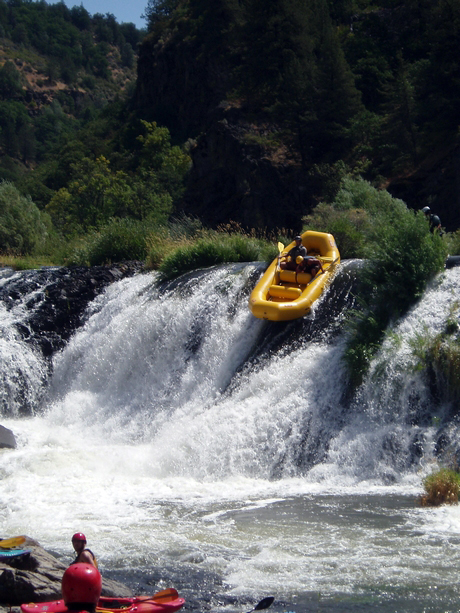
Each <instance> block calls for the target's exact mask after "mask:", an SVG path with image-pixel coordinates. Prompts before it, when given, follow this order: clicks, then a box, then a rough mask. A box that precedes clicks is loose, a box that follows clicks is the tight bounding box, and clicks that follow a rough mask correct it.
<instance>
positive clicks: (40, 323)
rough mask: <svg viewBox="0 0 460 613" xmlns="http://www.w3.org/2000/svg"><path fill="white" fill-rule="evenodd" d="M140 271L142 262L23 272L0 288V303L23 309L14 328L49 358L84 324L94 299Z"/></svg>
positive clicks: (8, 307) (11, 307)
mask: <svg viewBox="0 0 460 613" xmlns="http://www.w3.org/2000/svg"><path fill="white" fill-rule="evenodd" d="M142 269H143V264H142V262H122V263H119V264H116V265H115V264H112V265H111V266H92V267H90V268H87V267H84V266H73V267H61V268H43V269H41V270H29V271H24V273H22V274H21V275H20V277H19V278H16V277H15V276H14V275H13V276H12V278H11V279H10V280H9V281H7V282H6V283H5V284H4V285H3V286H2V287H1V288H0V300H2V301H3V303H4V304H5V306H6V308H7V309H8V310H10V309H13V308H14V307H16V306H18V305H20V304H23V305H24V307H25V311H26V317H25V319H23V320H22V321H21V322H18V324H17V326H16V327H17V330H18V332H19V334H20V336H21V337H22V338H23V339H24V340H25V341H26V342H27V343H30V344H31V345H33V346H34V347H35V348H37V349H38V350H39V351H40V352H41V353H42V354H43V355H44V356H45V357H51V356H52V355H53V354H54V353H55V352H56V351H59V350H60V349H62V348H63V347H64V346H65V344H66V342H67V341H68V340H69V338H70V337H71V336H72V334H73V333H74V332H75V330H76V329H77V328H78V327H79V326H81V325H82V324H83V323H84V321H85V312H86V307H87V306H88V304H89V303H90V302H91V301H92V300H94V298H96V296H98V295H99V294H100V293H101V292H103V291H104V289H105V288H106V287H107V286H108V285H110V284H111V283H114V282H115V281H118V280H120V279H122V278H124V277H129V276H132V275H134V274H136V273H137V272H140V271H141V270H142Z"/></svg>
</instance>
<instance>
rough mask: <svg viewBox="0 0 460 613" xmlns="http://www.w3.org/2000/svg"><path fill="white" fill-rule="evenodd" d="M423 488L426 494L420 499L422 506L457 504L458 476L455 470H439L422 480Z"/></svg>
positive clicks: (459, 475) (459, 476)
mask: <svg viewBox="0 0 460 613" xmlns="http://www.w3.org/2000/svg"><path fill="white" fill-rule="evenodd" d="M423 487H424V488H425V492H426V493H425V494H424V495H423V496H421V498H420V503H421V505H422V506H439V505H441V504H458V497H459V492H460V474H459V473H458V472H456V471H455V470H451V469H448V468H441V470H439V471H438V472H436V473H433V474H432V475H429V476H428V477H426V478H425V479H424V481H423Z"/></svg>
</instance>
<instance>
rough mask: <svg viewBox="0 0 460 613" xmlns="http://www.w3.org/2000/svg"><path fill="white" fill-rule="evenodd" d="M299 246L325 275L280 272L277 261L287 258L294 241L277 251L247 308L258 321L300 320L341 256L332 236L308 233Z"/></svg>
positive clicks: (319, 293)
mask: <svg viewBox="0 0 460 613" xmlns="http://www.w3.org/2000/svg"><path fill="white" fill-rule="evenodd" d="M302 244H303V245H304V247H306V248H307V251H308V255H311V256H314V257H316V258H318V259H319V260H320V261H321V263H322V265H323V269H324V272H321V270H320V271H319V272H318V274H317V275H316V276H315V277H314V278H313V279H312V277H311V275H310V274H309V273H306V272H300V273H296V272H295V271H293V270H281V269H280V265H279V264H280V260H282V259H283V258H284V257H285V256H287V254H288V252H289V251H290V249H292V247H294V246H295V242H292V243H291V244H290V245H288V246H287V247H286V248H284V249H282V250H280V255H279V256H278V257H277V258H276V259H275V260H273V262H272V263H271V264H270V266H269V267H268V268H267V270H266V272H265V273H264V274H263V276H262V278H261V279H260V281H259V282H258V283H257V285H256V287H255V288H254V290H253V291H252V293H251V296H250V298H249V308H250V309H251V312H252V314H253V315H255V316H256V317H258V318H259V319H269V320H270V321H288V320H290V319H297V318H298V317H303V316H304V315H306V314H307V313H308V312H309V311H310V308H311V306H312V304H313V303H314V302H315V300H317V299H318V298H319V297H320V296H321V294H322V292H323V290H324V288H325V287H327V286H328V285H329V283H330V282H331V279H332V276H333V274H334V272H335V269H336V267H337V266H338V264H339V263H340V253H339V250H338V249H337V245H336V244H335V239H334V237H333V236H332V234H327V233H326V232H313V231H312V230H308V231H307V232H304V233H303V234H302ZM280 246H281V247H282V245H281V244H280Z"/></svg>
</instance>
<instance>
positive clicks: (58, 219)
mask: <svg viewBox="0 0 460 613" xmlns="http://www.w3.org/2000/svg"><path fill="white" fill-rule="evenodd" d="M72 170H73V178H72V180H71V181H70V183H69V185H68V186H67V187H63V188H61V189H60V190H59V191H58V192H57V193H56V194H55V195H54V196H53V198H52V199H51V201H50V202H49V203H48V205H47V207H46V210H47V211H48V212H49V213H50V215H51V217H52V219H53V222H54V223H55V225H56V227H57V228H58V229H59V230H61V231H62V232H63V233H64V234H67V235H69V234H72V233H75V232H81V231H83V232H87V231H88V230H90V229H91V228H98V227H100V226H101V225H102V224H103V223H105V222H107V221H108V220H109V219H110V218H111V217H123V216H124V215H125V214H126V212H127V210H128V203H129V201H130V199H131V189H130V186H129V184H128V182H127V176H126V175H125V173H123V172H121V171H119V172H116V173H112V172H111V170H110V164H109V161H108V160H107V159H106V158H105V157H104V156H100V157H98V158H97V159H96V160H91V159H90V158H83V160H82V161H81V162H78V163H77V164H75V165H74V166H73V167H72Z"/></svg>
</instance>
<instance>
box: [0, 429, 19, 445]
mask: <svg viewBox="0 0 460 613" xmlns="http://www.w3.org/2000/svg"><path fill="white" fill-rule="evenodd" d="M0 449H16V439H15V438H14V434H13V433H12V432H11V430H8V428H5V427H4V426H0Z"/></svg>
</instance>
